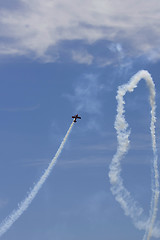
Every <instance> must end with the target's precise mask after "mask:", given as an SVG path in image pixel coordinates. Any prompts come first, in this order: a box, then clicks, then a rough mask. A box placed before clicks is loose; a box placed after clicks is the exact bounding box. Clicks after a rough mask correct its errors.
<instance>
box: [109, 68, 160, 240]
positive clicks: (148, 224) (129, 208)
mask: <svg viewBox="0 0 160 240" xmlns="http://www.w3.org/2000/svg"><path fill="white" fill-rule="evenodd" d="M141 79H145V81H146V83H147V86H148V88H149V92H150V105H151V124H150V130H151V138H152V149H153V155H154V158H153V173H154V174H153V175H154V177H153V180H152V198H151V209H150V216H149V218H148V219H147V218H146V217H145V216H144V214H143V209H142V208H141V207H140V206H139V205H138V204H137V202H136V201H135V200H134V199H133V198H132V197H131V194H130V192H128V190H127V189H126V188H125V187H124V185H123V179H122V177H121V175H120V174H121V160H122V159H123V157H124V155H125V154H126V153H127V152H128V149H129V136H130V131H129V130H128V123H127V122H126V120H125V115H124V114H125V110H124V104H125V101H124V96H125V94H126V93H127V92H132V91H133V90H134V88H136V87H137V84H138V82H139V81H140V80H141ZM116 98H117V102H118V106H117V116H116V120H115V129H116V131H117V141H118V148H117V152H116V154H115V155H114V157H113V159H112V162H111V164H110V171H109V178H110V183H111V185H112V186H111V191H112V193H113V195H115V198H116V200H117V201H118V202H119V203H120V205H121V207H122V208H123V210H124V212H125V214H126V215H128V216H130V217H131V218H132V220H133V223H134V225H135V226H136V227H137V228H138V229H143V230H145V235H144V238H143V240H145V239H147V240H149V239H150V237H151V236H152V235H153V236H155V237H160V231H159V230H158V229H157V227H154V229H153V225H154V222H155V219H156V215H157V205H158V199H159V173H158V157H157V149H156V137H155V122H156V117H155V109H156V104H155V85H154V82H153V80H152V78H151V75H150V74H149V73H148V72H147V71H144V70H142V71H139V72H138V73H137V74H135V75H134V76H133V77H132V78H131V79H130V81H129V82H128V83H127V84H124V85H122V86H120V87H119V88H118V93H117V97H116ZM152 230H153V231H152Z"/></svg>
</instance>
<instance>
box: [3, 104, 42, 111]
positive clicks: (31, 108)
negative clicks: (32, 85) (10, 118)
mask: <svg viewBox="0 0 160 240" xmlns="http://www.w3.org/2000/svg"><path fill="white" fill-rule="evenodd" d="M39 107H40V105H35V106H31V107H13V108H12V107H9V108H7V107H4V108H1V107H0V111H3V112H32V111H35V110H37V109H38V108H39Z"/></svg>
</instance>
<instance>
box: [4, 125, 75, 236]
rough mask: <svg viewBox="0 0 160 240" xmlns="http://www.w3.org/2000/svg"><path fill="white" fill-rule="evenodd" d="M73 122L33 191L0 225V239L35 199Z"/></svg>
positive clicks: (60, 150)
mask: <svg viewBox="0 0 160 240" xmlns="http://www.w3.org/2000/svg"><path fill="white" fill-rule="evenodd" d="M73 124H74V121H73V122H72V124H71V125H70V127H69V129H68V131H67V133H66V135H65V137H64V139H63V141H62V143H61V145H60V147H59V148H58V150H57V152H56V154H55V156H54V158H53V159H52V161H51V163H50V164H49V166H48V168H47V169H46V170H45V172H44V174H43V175H42V176H41V178H40V179H39V181H38V182H37V184H35V186H34V187H33V189H32V190H31V191H30V193H29V194H28V196H27V197H26V198H25V199H24V200H23V201H22V202H21V203H20V204H19V205H18V208H17V210H14V211H13V212H12V213H11V214H10V215H9V216H8V217H7V218H6V219H5V220H4V221H3V222H2V223H1V225H0V237H1V236H2V235H3V234H4V233H5V232H6V231H7V230H8V229H9V228H10V227H11V226H12V224H13V223H14V222H15V221H16V220H17V219H18V218H19V217H20V216H21V215H22V213H23V212H24V211H25V210H26V209H27V208H28V207H29V205H30V204H31V202H32V201H33V199H34V198H35V197H36V195H37V193H38V191H39V190H40V188H41V187H42V185H43V183H44V182H45V181H46V179H47V178H48V176H49V174H50V173H51V170H52V168H53V167H54V165H55V164H56V161H57V159H58V157H59V155H60V153H61V152H62V149H63V147H64V144H65V142H66V140H67V138H68V136H69V134H70V132H71V130H72V127H73Z"/></svg>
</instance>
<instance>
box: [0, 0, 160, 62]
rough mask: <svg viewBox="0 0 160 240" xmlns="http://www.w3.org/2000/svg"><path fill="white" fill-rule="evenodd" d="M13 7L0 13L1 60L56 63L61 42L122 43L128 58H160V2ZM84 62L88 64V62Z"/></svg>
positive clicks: (61, 0) (63, 1)
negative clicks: (4, 57) (23, 57)
mask: <svg viewBox="0 0 160 240" xmlns="http://www.w3.org/2000/svg"><path fill="white" fill-rule="evenodd" d="M11 2H12V1H11ZM16 2H17V5H18V7H17V6H16V8H13V7H12V8H11V7H10V8H7V6H6V7H5V8H1V10H0V29H1V31H0V54H2V55H4V54H5V55H10V54H11V55H29V56H32V57H36V58H41V59H43V58H44V60H45V61H55V60H56V58H55V56H54V51H53V50H52V47H55V46H56V45H57V44H58V43H59V42H61V41H64V40H83V41H84V42H85V43H88V44H92V43H94V41H97V40H101V39H104V40H107V41H111V42H115V43H116V42H118V43H121V44H122V45H123V46H124V48H126V49H127V51H128V53H127V54H129V55H131V56H134V55H138V54H139V55H140V54H149V56H150V59H151V60H155V59H156V60H157V59H159V54H158V55H157V54H154V53H155V52H156V49H157V48H158V49H159V45H160V32H159V28H160V2H159V0H153V1H150V0H123V1H119V0H113V1H110V0H92V1H90V0H74V1H72V0H54V1H53V0H45V1H44V0H32V1H29V0H19V1H16ZM18 3H19V4H18ZM118 50H120V51H121V49H118V48H117V51H118ZM152 51H153V53H152ZM151 53H152V54H151ZM154 56H155V57H154ZM81 57H82V56H81ZM85 61H86V63H87V64H88V62H89V60H88V61H87V60H85ZM91 61H92V60H91V58H90V62H91Z"/></svg>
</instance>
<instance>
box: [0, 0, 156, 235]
mask: <svg viewBox="0 0 160 240" xmlns="http://www.w3.org/2000/svg"><path fill="white" fill-rule="evenodd" d="M159 10H160V3H159V1H158V0H153V1H152V2H151V1H149V0H147V1H146V0H145V1H144V0H139V1H137V0H124V1H123V2H120V1H118V0H113V1H112V2H110V1H109V0H93V1H88V0H87V1H84V2H83V0H81V1H79V0H76V1H74V2H73V1H71V0H67V1H64V0H55V1H53V0H45V1H42V0H32V1H27V0H14V1H13V0H12V1H11V0H1V3H0V29H1V31H0V76H1V81H0V114H1V117H0V161H1V168H0V193H1V194H0V220H1V221H2V220H3V219H4V218H5V217H6V216H8V215H9V214H10V213H11V212H12V210H13V209H15V208H17V206H18V203H19V202H21V201H22V200H23V199H24V198H25V196H26V195H27V192H28V191H29V190H30V189H31V188H32V187H33V184H34V183H35V182H37V181H38V179H39V178H40V176H41V174H42V173H43V171H44V169H46V167H47V166H48V163H49V162H50V161H51V159H52V158H53V156H54V154H55V153H56V151H57V149H58V147H59V145H60V143H61V141H62V139H63V137H64V135H65V133H66V131H67V130H68V128H69V126H70V124H71V122H72V119H71V116H72V115H73V114H75V113H79V114H80V115H81V117H82V120H81V121H78V122H77V123H76V124H75V125H74V128H73V130H72V133H71V135H70V137H69V140H68V142H67V143H66V145H65V148H64V150H63V152H62V154H61V156H60V158H59V160H58V162H57V165H56V166H55V167H54V169H53V171H52V173H51V175H50V176H49V178H48V179H47V181H46V182H45V184H44V185H43V187H42V189H41V190H40V192H39V193H38V195H37V197H36V198H35V199H34V201H33V202H32V204H31V205H30V207H29V208H28V210H27V211H26V212H24V214H23V215H22V216H21V217H20V218H19V219H18V220H17V221H16V222H15V223H14V225H13V226H12V227H11V228H10V229H9V230H8V231H7V232H6V233H5V234H4V235H3V236H2V237H1V239H2V240H17V239H23V240H28V239H30V240H35V239H38V240H43V239H46V240H51V239H54V240H62V239H63V240H75V239H76V240H82V239H84V240H88V239H93V240H97V239H98V238H99V239H101V240H106V239H109V240H117V239H119V240H122V239H123V240H128V239H130V240H133V239H142V238H143V235H144V231H139V230H137V229H136V228H135V227H134V225H133V223H132V221H131V220H130V218H129V217H127V216H125V215H124V212H123V210H122V209H121V207H120V205H119V204H118V202H116V200H115V198H114V196H113V195H112V193H111V190H110V188H111V186H110V182H109V177H108V172H109V164H110V162H111V160H112V158H113V155H114V154H115V152H116V149H117V138H116V131H115V129H114V121H115V116H116V107H117V102H116V94H117V88H118V86H119V85H122V84H124V83H127V82H128V80H129V79H130V78H131V77H132V75H133V74H135V73H136V72H137V71H139V70H141V69H146V70H148V71H149V72H150V74H151V75H152V77H153V80H154V82H155V85H156V93H157V95H156V102H157V113H156V115H157V123H156V129H157V131H156V136H157V148H158V153H159V146H160V140H159V139H160V134H159V129H160V123H159V120H160V104H159V102H160V93H159V92H160V81H159V76H160V71H159V69H160V48H159V45H160V40H159V39H160V36H159V27H160V26H159V24H160V16H159ZM125 100H126V106H125V109H126V120H127V122H128V123H129V126H130V128H131V136H130V140H131V146H130V150H129V152H128V154H127V155H126V156H125V158H124V160H123V163H122V177H123V179H124V185H125V186H126V187H127V189H128V190H129V191H130V192H131V195H132V196H133V197H134V199H135V200H136V201H137V202H138V203H139V204H140V205H141V206H142V207H143V209H144V211H145V214H146V215H147V216H148V215H149V208H150V198H151V166H150V165H151V164H150V162H151V161H152V159H153V156H152V149H151V137H150V129H149V124H150V106H149V101H148V89H147V87H146V83H145V82H144V81H141V82H140V83H139V85H138V88H136V89H135V91H134V92H133V93H127V94H126V96H125ZM159 217H160V214H159V212H158V216H157V221H158V219H159ZM153 239H154V238H153Z"/></svg>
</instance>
